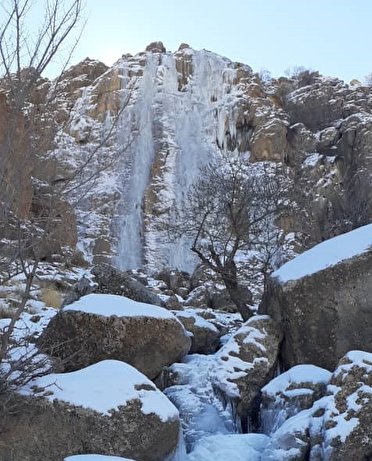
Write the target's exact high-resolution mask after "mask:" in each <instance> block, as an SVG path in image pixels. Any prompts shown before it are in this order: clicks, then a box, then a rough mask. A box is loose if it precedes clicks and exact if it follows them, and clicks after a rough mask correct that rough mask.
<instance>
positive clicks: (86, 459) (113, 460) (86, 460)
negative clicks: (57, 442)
mask: <svg viewBox="0 0 372 461" xmlns="http://www.w3.org/2000/svg"><path fill="white" fill-rule="evenodd" d="M64 461H134V460H133V459H129V458H119V457H118V456H105V455H75V456H68V457H67V458H65V459H64Z"/></svg>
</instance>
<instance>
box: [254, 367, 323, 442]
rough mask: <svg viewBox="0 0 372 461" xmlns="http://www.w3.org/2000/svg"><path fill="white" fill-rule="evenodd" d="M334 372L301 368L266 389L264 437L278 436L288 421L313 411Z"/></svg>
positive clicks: (262, 410)
mask: <svg viewBox="0 0 372 461" xmlns="http://www.w3.org/2000/svg"><path fill="white" fill-rule="evenodd" d="M330 378H331V372H330V371H328V370H325V369H324V368H320V367H316V366H314V365H297V366H295V367H293V368H291V369H290V370H288V371H286V372H285V373H282V374H281V375H279V376H277V377H276V378H274V379H273V380H271V381H270V382H269V383H268V384H266V386H265V387H263V388H262V396H261V406H260V425H261V431H262V432H263V433H264V434H268V435H269V434H271V433H272V432H275V431H276V430H277V429H278V428H279V427H280V426H281V425H282V424H283V423H284V421H285V420H287V419H288V418H291V417H292V416H294V415H296V414H297V413H299V412H300V411H302V410H306V409H308V408H310V407H311V406H312V405H313V403H314V402H315V401H316V400H319V399H320V398H321V397H323V396H324V395H325V393H326V390H327V384H328V383H329V380H330Z"/></svg>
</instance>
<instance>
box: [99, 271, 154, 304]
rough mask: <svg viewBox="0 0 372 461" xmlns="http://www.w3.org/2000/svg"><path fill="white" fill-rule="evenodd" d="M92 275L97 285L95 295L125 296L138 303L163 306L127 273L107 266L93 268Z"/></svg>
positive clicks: (150, 292) (149, 291)
mask: <svg viewBox="0 0 372 461" xmlns="http://www.w3.org/2000/svg"><path fill="white" fill-rule="evenodd" d="M92 274H93V275H94V280H95V282H96V283H97V287H96V289H95V292H96V293H103V294H113V295H120V296H126V297H127V298H130V299H133V300H134V301H138V302H140V303H147V304H155V305H156V306H162V305H163V302H162V300H161V299H160V298H159V296H157V295H156V294H155V293H153V292H152V291H151V290H150V289H149V288H147V287H146V286H145V285H143V283H141V282H139V281H138V280H136V279H134V278H133V277H131V276H130V274H129V273H127V272H123V271H120V270H119V269H116V268H115V267H113V266H110V265H109V264H99V265H96V266H94V267H93V270H92Z"/></svg>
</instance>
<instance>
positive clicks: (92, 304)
mask: <svg viewBox="0 0 372 461" xmlns="http://www.w3.org/2000/svg"><path fill="white" fill-rule="evenodd" d="M63 310H64V311H79V312H85V313H87V314H95V315H103V316H105V317H111V316H112V315H116V316H117V317H152V318H158V319H175V317H174V315H173V314H172V313H171V312H169V311H167V310H166V309H164V308H162V307H158V306H154V305H152V304H145V303H140V302H137V301H133V300H132V299H129V298H126V297H125V296H118V295H105V294H90V295H87V296H83V297H81V298H80V299H79V300H78V301H76V302H74V303H72V304H70V305H69V306H65V307H64V308H63Z"/></svg>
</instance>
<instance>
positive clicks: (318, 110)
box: [284, 79, 347, 131]
mask: <svg viewBox="0 0 372 461" xmlns="http://www.w3.org/2000/svg"><path fill="white" fill-rule="evenodd" d="M346 92H347V88H346V86H345V85H344V83H343V82H342V81H341V80H337V79H328V80H326V79H318V81H317V82H315V83H313V84H312V85H311V86H305V87H302V88H299V89H297V90H295V91H293V92H291V93H289V94H288V95H287V97H286V98H285V99H284V102H285V104H284V109H285V111H286V112H287V113H288V114H289V116H290V121H291V124H294V123H298V122H301V123H303V124H304V125H306V127H307V128H309V129H310V130H311V131H319V130H322V129H324V128H326V127H327V126H329V125H330V124H331V123H332V122H333V121H335V120H339V119H341V118H342V117H343V108H344V96H345V94H346Z"/></svg>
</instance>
